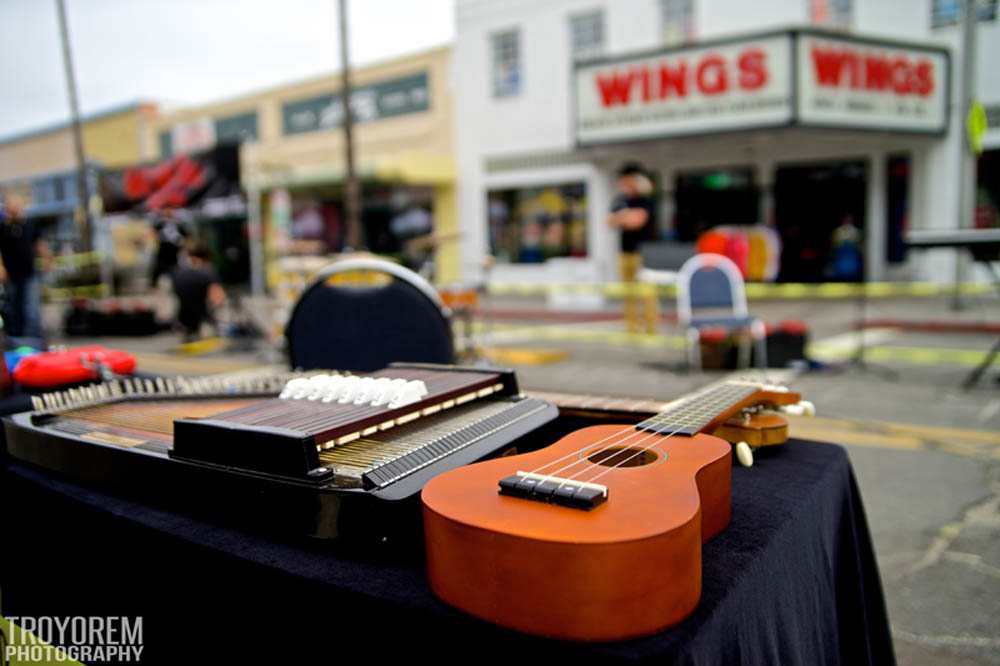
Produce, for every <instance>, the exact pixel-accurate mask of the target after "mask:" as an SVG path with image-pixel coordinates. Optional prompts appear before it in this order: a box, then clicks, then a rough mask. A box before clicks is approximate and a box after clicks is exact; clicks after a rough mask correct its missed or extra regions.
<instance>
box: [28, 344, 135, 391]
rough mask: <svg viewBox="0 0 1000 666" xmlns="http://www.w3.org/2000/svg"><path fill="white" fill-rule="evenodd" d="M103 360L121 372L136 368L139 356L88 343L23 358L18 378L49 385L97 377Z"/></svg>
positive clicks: (132, 370) (122, 373) (35, 384)
mask: <svg viewBox="0 0 1000 666" xmlns="http://www.w3.org/2000/svg"><path fill="white" fill-rule="evenodd" d="M98 363H100V364H102V365H105V366H107V367H108V368H110V369H111V371H112V372H114V373H115V374H119V375H130V374H132V373H133V372H134V371H135V356H133V355H132V354H129V353H128V352H126V351H122V350H121V349H108V348H107V347H105V346H103V345H86V346H83V347H74V348H72V349H65V350H62V351H52V352H42V353H41V354H35V355H34V356H29V357H28V358H25V359H23V360H22V361H21V362H20V363H18V364H17V368H16V369H15V370H14V381H16V382H17V383H19V384H22V385H23V386H30V387H33V388H48V387H53V386H63V385H66V384H79V383H81V382H87V381H90V380H92V379H96V378H97V376H98V373H97V369H96V367H95V366H96V365H97V364H98Z"/></svg>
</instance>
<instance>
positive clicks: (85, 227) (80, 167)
mask: <svg viewBox="0 0 1000 666" xmlns="http://www.w3.org/2000/svg"><path fill="white" fill-rule="evenodd" d="M56 10H57V12H58V14H59V36H60V38H61V41H62V54H63V67H64V68H65V70H66V89H67V91H68V92H69V112H70V121H71V124H72V128H73V150H74V152H75V153H76V199H77V205H76V211H75V213H76V215H75V218H76V221H77V223H78V224H79V225H80V241H81V242H80V245H81V248H80V249H82V250H83V251H84V252H88V251H90V245H91V243H90V241H91V237H90V234H91V225H90V188H89V187H87V158H86V157H85V156H84V154H83V130H82V129H81V127H80V104H79V102H77V98H76V75H75V74H74V73H73V54H72V51H71V49H70V45H69V27H68V26H67V23H66V3H65V0H56Z"/></svg>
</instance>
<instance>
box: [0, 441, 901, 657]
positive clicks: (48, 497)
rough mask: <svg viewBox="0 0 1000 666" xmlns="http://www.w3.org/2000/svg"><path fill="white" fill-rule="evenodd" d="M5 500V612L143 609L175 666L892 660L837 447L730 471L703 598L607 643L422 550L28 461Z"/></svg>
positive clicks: (765, 453) (812, 446)
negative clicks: (143, 493)
mask: <svg viewBox="0 0 1000 666" xmlns="http://www.w3.org/2000/svg"><path fill="white" fill-rule="evenodd" d="M177 492H178V493H183V492H184V489H183V488H178V489H177ZM0 500H2V503H0V506H2V507H3V513H4V521H3V523H2V524H3V535H4V538H3V541H2V546H0V586H2V589H3V598H2V599H3V609H2V610H3V612H4V614H5V615H78V614H83V615H117V616H122V615H125V616H134V615H141V616H143V632H144V635H143V642H144V645H145V653H144V657H150V658H154V657H155V658H157V660H160V661H165V662H169V661H173V662H174V663H188V662H193V661H195V658H196V657H197V658H198V660H197V661H199V662H202V663H208V661H207V660H209V659H216V660H217V659H222V658H225V659H226V660H227V661H233V660H235V659H238V658H250V659H253V662H254V663H260V662H261V661H263V660H265V659H271V660H273V663H292V662H293V660H298V661H299V662H301V663H311V662H312V661H319V660H320V659H322V660H323V661H324V662H325V663H334V661H338V660H346V659H352V660H353V659H358V658H359V657H358V656H353V655H356V654H357V652H358V651H360V652H361V655H362V656H361V657H360V658H370V659H379V660H380V661H382V660H384V659H386V658H388V657H400V656H401V657H403V658H408V659H412V658H414V657H417V656H419V655H427V656H431V657H433V658H446V657H462V658H464V659H477V660H479V659H485V658H487V657H490V658H494V659H502V660H505V661H510V662H511V663H550V662H549V660H550V659H551V657H553V656H558V657H560V662H561V663H568V662H567V660H574V661H576V660H581V659H583V660H585V661H591V660H592V659H593V658H600V659H601V660H602V661H650V662H652V661H656V662H658V663H683V664H737V663H738V664H744V665H745V664H809V665H814V664H837V663H843V664H852V665H853V664H880V665H884V664H892V663H894V656H893V650H892V643H891V637H890V634H889V626H888V620H887V617H886V611H885V603H884V599H883V596H882V587H881V583H880V580H879V575H878V570H877V568H876V564H875V558H874V555H873V551H872V545H871V540H870V536H869V532H868V527H867V524H866V520H865V515H864V509H863V507H862V503H861V498H860V495H859V493H858V488H857V485H856V483H855V479H854V475H853V472H852V470H851V466H850V463H849V462H848V458H847V455H846V453H845V451H844V450H843V449H842V448H840V447H838V446H833V445H828V444H819V443H814V442H804V441H792V442H789V443H788V444H786V445H785V446H783V447H771V448H770V449H763V450H761V451H759V452H758V455H757V462H756V464H755V465H754V467H753V468H750V469H744V468H739V467H738V468H736V469H735V470H734V473H733V519H732V523H731V525H730V527H729V528H728V529H727V530H726V531H725V532H723V533H722V534H721V535H720V536H718V537H716V538H715V539H714V540H713V541H711V542H710V543H709V544H707V546H706V547H705V550H704V588H703V594H702V601H701V603H700V604H699V606H698V609H697V610H696V611H695V613H694V614H693V615H692V616H691V617H690V618H688V619H687V620H685V621H684V622H682V623H681V624H680V625H678V626H676V627H674V628H673V629H670V630H667V631H665V632H663V633H661V634H658V635H656V636H651V637H648V638H644V639H639V640H633V641H628V642H622V643H613V644H570V643H557V642H552V641H546V640H542V639H538V638H532V637H528V636H524V635H520V634H516V633H514V632H510V631H507V630H503V629H499V628H496V627H493V626H490V625H487V624H486V623H483V622H480V621H478V620H474V619H471V618H468V617H466V616H464V615H462V614H460V613H458V612H457V611H454V610H452V609H451V608H449V607H447V606H445V605H443V604H442V603H440V602H439V601H437V599H436V598H435V597H434V596H433V595H432V594H431V591H430V589H429V588H428V586H427V583H426V580H425V578H424V575H423V568H422V566H423V565H422V562H420V560H419V556H413V555H410V556H408V557H400V556H399V555H396V554H389V553H381V554H374V555H372V554H368V553H353V552H348V551H345V550H343V549H335V548H331V547H330V545H329V544H324V543H318V542H309V543H303V542H297V541H290V540H288V539H279V538H271V537H267V536H261V535H254V534H247V533H244V532H240V531H237V530H234V529H231V528H228V527H225V526H220V525H215V524H212V523H209V522H205V521H203V520H200V519H196V518H193V517H191V516H187V515H180V514H177V513H174V512H172V511H169V510H166V509H164V508H157V507H153V506H150V505H148V504H144V503H138V502H135V501H128V500H124V499H120V498H115V497H111V496H108V495H106V494H104V493H101V492H96V491H94V490H92V489H87V488H83V487H81V486H78V485H75V484H71V483H67V482H65V481H60V480H56V479H53V478H52V477H51V476H49V475H48V474H46V473H43V472H40V471H38V470H35V469H32V468H28V467H26V466H24V465H21V464H17V463H12V464H10V465H9V466H8V468H7V469H6V471H5V472H4V473H3V474H2V475H0ZM348 653H350V654H351V655H352V656H350V657H349V656H348ZM304 657H311V658H312V659H310V660H308V661H306V660H305V659H304ZM540 659H546V661H539V660H540Z"/></svg>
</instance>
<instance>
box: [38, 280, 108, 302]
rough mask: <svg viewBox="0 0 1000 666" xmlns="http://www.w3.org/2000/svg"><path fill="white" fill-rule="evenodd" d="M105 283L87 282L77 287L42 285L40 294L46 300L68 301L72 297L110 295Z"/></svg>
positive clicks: (101, 296) (102, 296)
mask: <svg viewBox="0 0 1000 666" xmlns="http://www.w3.org/2000/svg"><path fill="white" fill-rule="evenodd" d="M110 295H111V294H110V290H109V289H108V286H107V285H105V284H87V285H82V286H79V287H44V288H43V289H42V296H43V297H44V299H45V301H46V302H49V303H54V302H58V301H68V300H72V299H74V298H104V297H106V296H110Z"/></svg>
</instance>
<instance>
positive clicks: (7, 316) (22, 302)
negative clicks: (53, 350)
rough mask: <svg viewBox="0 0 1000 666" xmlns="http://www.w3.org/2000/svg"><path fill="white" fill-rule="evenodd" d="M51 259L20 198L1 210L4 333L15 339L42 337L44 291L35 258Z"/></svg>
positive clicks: (7, 200) (8, 199)
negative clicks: (23, 208) (26, 215)
mask: <svg viewBox="0 0 1000 666" xmlns="http://www.w3.org/2000/svg"><path fill="white" fill-rule="evenodd" d="M36 256H41V257H43V259H47V258H48V247H47V246H46V245H45V243H44V242H42V241H41V240H40V238H39V233H38V227H37V225H36V224H35V221H34V220H31V219H26V218H25V217H24V215H23V211H22V209H21V204H20V202H19V201H18V200H17V198H16V197H13V196H8V197H6V198H5V200H4V202H3V205H2V206H0V259H3V266H0V281H2V282H3V286H4V308H3V317H4V329H5V330H6V332H7V335H9V336H12V337H29V338H40V337H42V287H41V282H40V280H39V279H38V275H37V273H36V272H35V257H36Z"/></svg>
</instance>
